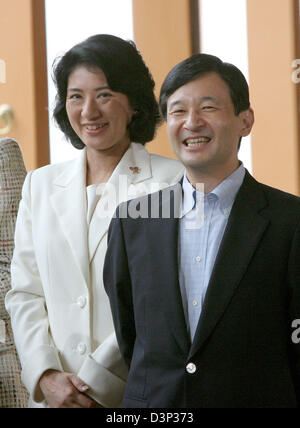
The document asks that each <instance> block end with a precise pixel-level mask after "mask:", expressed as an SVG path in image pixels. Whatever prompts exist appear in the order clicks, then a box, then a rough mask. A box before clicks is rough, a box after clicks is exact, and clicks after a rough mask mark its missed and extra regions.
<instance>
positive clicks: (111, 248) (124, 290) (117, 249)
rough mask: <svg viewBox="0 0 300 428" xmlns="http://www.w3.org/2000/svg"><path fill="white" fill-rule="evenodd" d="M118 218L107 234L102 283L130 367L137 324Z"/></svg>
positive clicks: (124, 355) (113, 220) (120, 343)
mask: <svg viewBox="0 0 300 428" xmlns="http://www.w3.org/2000/svg"><path fill="white" fill-rule="evenodd" d="M118 217H119V209H118V210H117V213H116V216H115V218H113V219H112V221H111V224H110V227H109V231H108V248H107V252H106V257H105V262H104V271H103V281H104V287H105V290H106V292H107V294H108V297H109V300H110V306H111V310H112V315H113V320H114V326H115V331H116V336H117V340H118V343H119V347H120V351H121V354H122V356H123V358H124V360H125V362H126V364H127V366H128V367H129V366H130V362H131V358H132V353H133V347H134V343H135V337H136V332H135V322H134V310H133V302H132V290H131V279H130V272H129V265H128V260H127V254H126V247H125V242H124V235H123V230H122V223H121V219H120V218H118Z"/></svg>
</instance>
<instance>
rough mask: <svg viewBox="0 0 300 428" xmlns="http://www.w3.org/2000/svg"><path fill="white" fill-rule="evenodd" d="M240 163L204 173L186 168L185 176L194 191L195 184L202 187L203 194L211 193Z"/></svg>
mask: <svg viewBox="0 0 300 428" xmlns="http://www.w3.org/2000/svg"><path fill="white" fill-rule="evenodd" d="M239 166H240V162H239V161H237V163H236V164H234V165H231V166H229V167H228V168H219V169H216V170H215V171H213V172H212V171H204V170H200V169H194V168H187V169H186V176H187V179H188V180H189V182H190V183H191V185H192V186H193V187H194V188H195V189H196V186H197V184H200V183H202V184H203V185H204V193H206V194H207V193H210V192H212V191H213V190H214V189H215V188H216V187H217V186H218V185H219V184H220V183H222V181H224V180H225V179H226V178H227V177H229V175H231V174H232V173H233V172H234V171H235V170H236V169H237V168H239Z"/></svg>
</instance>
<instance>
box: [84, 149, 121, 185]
mask: <svg viewBox="0 0 300 428" xmlns="http://www.w3.org/2000/svg"><path fill="white" fill-rule="evenodd" d="M127 149H128V147H126V148H124V149H123V150H122V151H113V152H109V151H100V150H90V149H89V148H87V151H86V185H87V186H89V185H91V184H100V183H106V182H107V181H108V180H109V178H110V177H111V175H112V173H113V171H114V169H115V168H116V166H117V165H118V163H119V162H120V160H121V159H122V157H123V155H124V153H125V152H126V151H127Z"/></svg>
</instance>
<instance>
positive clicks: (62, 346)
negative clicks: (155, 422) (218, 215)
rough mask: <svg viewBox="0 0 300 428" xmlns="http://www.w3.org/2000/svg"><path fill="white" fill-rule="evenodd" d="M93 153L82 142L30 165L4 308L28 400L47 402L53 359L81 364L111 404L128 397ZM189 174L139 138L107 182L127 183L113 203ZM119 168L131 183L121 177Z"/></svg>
mask: <svg viewBox="0 0 300 428" xmlns="http://www.w3.org/2000/svg"><path fill="white" fill-rule="evenodd" d="M85 159H86V155H85V150H83V152H82V154H81V155H80V157H79V158H78V159H75V160H72V161H68V162H63V163H60V164H55V165H48V166H46V167H43V168H40V169H37V170H35V171H31V172H30V173H28V175H27V177H26V180H25V183H24V187H23V192H22V200H21V203H20V208H19V213H18V218H17V223H16V233H15V251H14V255H13V260H12V267H11V274H12V290H11V291H9V292H8V294H7V296H6V308H7V310H8V312H9V314H10V316H11V321H12V327H13V332H14V338H15V342H16V346H17V349H18V353H19V356H20V360H21V364H22V380H23V382H24V384H25V386H26V387H27V389H28V391H29V392H30V394H31V402H30V407H41V406H42V407H46V406H47V404H46V403H45V401H43V399H44V398H43V395H42V392H41V390H40V388H39V386H38V382H39V379H40V377H41V375H42V374H43V373H44V372H45V371H46V370H48V369H56V370H61V371H66V372H72V373H76V374H77V375H78V376H79V377H80V378H81V379H82V380H83V381H84V382H86V383H87V384H88V385H89V386H90V388H91V389H90V391H89V394H90V395H91V396H92V397H93V398H94V399H95V400H97V401H98V402H99V403H101V404H102V405H103V406H105V407H118V406H119V405H120V404H121V401H122V396H123V391H124V386H125V381H126V377H127V369H126V366H125V364H124V362H123V360H122V358H121V356H120V353H119V349H118V346H117V342H116V338H115V335H114V329H113V322H112V317H111V313H110V306H109V301H108V298H107V296H106V293H105V291H104V287H103V280H102V270H103V262H104V257H105V252H106V245H107V242H106V241H107V239H106V234H107V230H108V226H109V223H110V219H111V216H106V218H101V216H99V215H97V211H98V209H99V208H102V212H103V211H104V212H105V207H104V206H101V204H105V198H101V199H100V201H99V202H98V205H97V208H96V211H95V213H94V215H93V217H92V220H91V223H90V225H89V226H88V223H87V200H86V160H85ZM182 174H183V167H182V165H181V164H180V163H179V162H178V161H176V160H173V159H168V158H164V157H161V156H158V155H153V154H149V153H148V152H147V151H146V150H145V148H144V147H143V146H142V145H141V144H135V143H132V144H131V146H130V147H129V149H128V150H127V152H126V153H125V154H124V156H123V158H122V159H121V161H120V162H119V164H118V165H117V167H116V169H115V170H114V172H113V174H112V176H111V178H110V180H109V182H108V183H109V184H107V185H106V187H108V189H111V187H109V186H111V185H114V186H115V187H116V188H117V189H118V191H119V198H117V200H116V201H115V202H114V205H115V206H114V207H113V209H115V208H116V206H117V205H118V203H119V202H120V201H121V200H127V199H131V198H134V197H135V196H140V195H142V194H143V193H144V194H145V193H150V192H151V191H155V190H157V187H156V186H154V183H156V182H160V183H161V184H160V187H164V186H167V185H171V184H173V183H176V182H177V181H179V180H180V178H181V177H182ZM120 175H126V176H127V180H128V182H127V186H126V185H124V183H123V184H122V185H121V186H120V185H119V176H120ZM162 183H164V184H162ZM106 205H107V201H106ZM100 211H101V210H100ZM102 217H103V216H102Z"/></svg>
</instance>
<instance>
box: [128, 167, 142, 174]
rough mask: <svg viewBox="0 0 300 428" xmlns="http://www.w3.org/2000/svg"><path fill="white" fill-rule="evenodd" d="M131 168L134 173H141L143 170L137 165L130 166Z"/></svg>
mask: <svg viewBox="0 0 300 428" xmlns="http://www.w3.org/2000/svg"><path fill="white" fill-rule="evenodd" d="M129 169H130V171H131V172H132V173H133V174H139V173H140V172H141V169H140V168H139V167H137V166H130V167H129Z"/></svg>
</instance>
